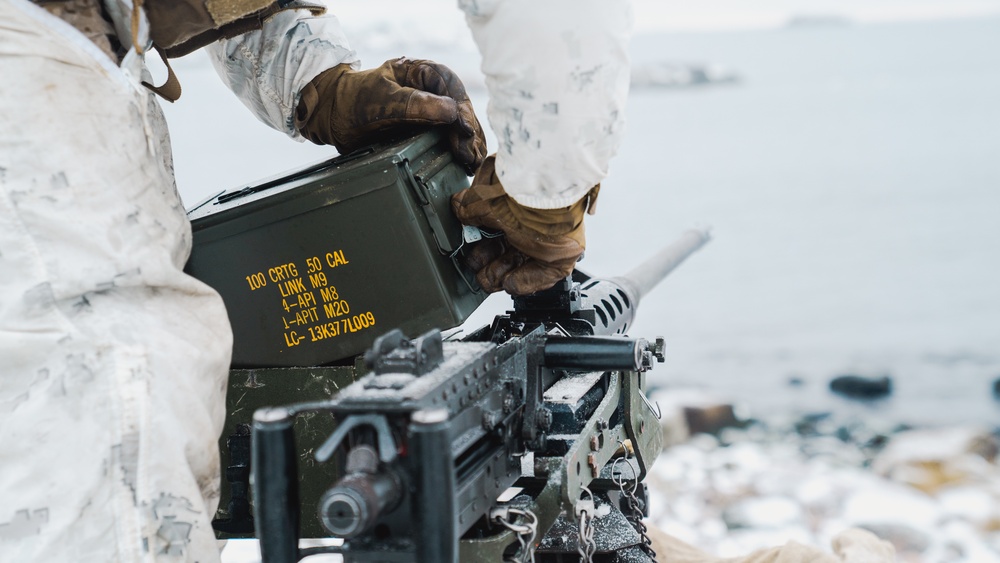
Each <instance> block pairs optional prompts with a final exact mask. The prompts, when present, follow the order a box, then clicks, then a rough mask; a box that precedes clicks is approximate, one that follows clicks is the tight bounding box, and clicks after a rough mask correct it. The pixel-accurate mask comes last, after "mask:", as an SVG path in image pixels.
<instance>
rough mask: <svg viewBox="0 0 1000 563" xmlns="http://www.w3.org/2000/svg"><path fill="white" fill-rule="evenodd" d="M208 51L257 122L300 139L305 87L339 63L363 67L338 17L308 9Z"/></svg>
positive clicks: (273, 19) (277, 17)
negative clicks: (297, 110) (297, 119)
mask: <svg viewBox="0 0 1000 563" xmlns="http://www.w3.org/2000/svg"><path fill="white" fill-rule="evenodd" d="M206 50H207V51H208V54H209V58H210V59H212V64H213V65H214V66H215V70H216V72H218V73H219V76H220V77H221V78H222V81H223V82H225V84H226V85H227V86H228V87H229V89H231V90H232V91H233V93H235V94H236V96H237V97H238V98H239V99H240V100H241V101H242V102H243V104H244V105H246V106H247V107H248V108H249V109H250V111H251V112H253V114H254V115H255V116H257V119H260V120H261V121H263V122H264V123H266V124H268V125H270V126H271V127H273V128H275V129H277V130H278V131H283V132H285V133H286V134H288V136H290V137H292V138H293V139H296V140H302V137H301V136H300V135H299V133H298V131H297V130H296V129H295V107H296V106H297V105H298V103H299V94H300V92H301V91H302V88H303V87H304V86H305V85H306V84H308V83H309V82H310V81H311V80H312V79H313V78H315V77H316V76H317V75H318V74H320V73H321V72H323V71H325V70H327V69H329V68H332V67H334V66H336V65H338V64H341V63H350V64H351V65H352V66H354V67H355V68H357V67H358V66H359V65H360V60H359V59H358V56H357V54H356V53H355V52H354V51H353V50H351V47H350V45H349V44H348V42H347V37H346V36H345V35H344V32H343V30H342V29H341V27H340V22H339V21H338V20H337V18H336V17H335V16H333V15H329V14H326V15H321V16H314V15H313V14H311V13H310V12H309V11H307V10H286V11H282V12H278V13H277V14H275V15H274V16H272V17H271V18H269V19H268V20H267V21H266V22H264V26H263V27H262V28H261V29H260V30H258V31H253V32H250V33H247V34H244V35H240V36H238V37H235V38H233V39H225V40H222V41H218V42H216V43H214V44H212V45H209V46H208V47H206Z"/></svg>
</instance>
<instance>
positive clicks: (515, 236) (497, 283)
mask: <svg viewBox="0 0 1000 563" xmlns="http://www.w3.org/2000/svg"><path fill="white" fill-rule="evenodd" d="M495 161H496V158H495V156H490V157H488V158H487V159H486V161H485V162H483V165H482V167H480V169H479V171H478V172H476V177H475V178H473V180H472V186H470V187H469V188H468V189H465V190H462V191H461V192H459V193H457V194H455V195H454V196H453V197H452V199H451V208H452V210H453V211H454V212H455V216H456V217H458V220H459V221H461V222H462V223H463V224H465V225H472V226H475V227H483V228H485V229H489V230H494V231H500V232H502V233H503V234H504V235H505V236H504V237H503V238H492V239H485V240H484V241H482V242H477V243H475V244H473V245H472V246H471V248H470V250H469V251H468V252H467V253H466V265H468V266H469V267H470V268H472V269H473V270H474V271H476V272H477V274H476V280H477V281H478V282H479V285H481V286H482V288H483V289H485V290H486V291H488V292H490V293H492V292H495V291H500V290H501V289H503V290H505V291H507V293H510V294H511V295H527V294H529V293H534V292H536V291H541V290H543V289H548V288H550V287H552V286H553V285H555V283H556V282H558V281H559V280H561V279H563V278H565V277H566V276H568V275H569V274H570V273H571V272H572V271H573V266H574V265H575V264H576V261H577V259H579V258H580V256H582V255H583V250H584V247H585V240H584V229H583V216H584V213H585V212H586V211H587V209H588V207H590V208H591V209H592V207H593V206H592V203H593V201H594V198H595V197H596V195H597V189H598V187H599V186H598V187H595V188H594V189H593V190H591V191H590V193H589V194H587V195H586V196H584V198H583V199H581V200H580V201H578V202H576V203H574V204H573V205H570V206H569V207H562V208H558V209H533V208H530V207H524V206H522V205H520V204H519V203H517V202H516V201H514V199H513V198H511V197H510V196H508V195H507V193H506V192H504V189H503V186H502V185H501V184H500V180H499V179H498V178H497V175H496V169H495Z"/></svg>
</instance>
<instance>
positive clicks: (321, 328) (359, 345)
mask: <svg viewBox="0 0 1000 563" xmlns="http://www.w3.org/2000/svg"><path fill="white" fill-rule="evenodd" d="M468 185H469V179H468V177H467V176H466V175H465V172H464V171H463V170H462V168H461V167H460V166H459V165H458V164H456V163H455V162H454V161H453V159H452V156H451V153H450V152H449V151H448V147H447V143H446V142H445V141H444V139H443V137H442V136H441V135H440V133H437V132H428V133H423V134H421V135H418V136H416V137H413V138H410V139H407V140H405V141H400V142H396V143H388V144H385V145H381V146H374V147H370V148H367V149H364V150H361V151H358V152H355V153H351V154H348V155H343V156H339V157H337V158H334V159H332V160H329V161H326V162H322V163H319V164H317V165H314V166H309V167H306V168H304V169H301V170H296V171H293V172H290V173H287V174H284V175H281V176H279V177H276V178H273V179H269V180H266V181H263V182H261V183H259V184H255V185H251V186H248V187H244V188H241V189H236V190H229V191H226V192H223V193H220V194H218V195H216V196H214V197H212V198H210V199H208V200H206V201H205V202H203V203H201V204H199V205H198V206H196V207H195V208H193V209H191V211H189V213H188V214H189V217H190V219H191V222H192V230H193V232H194V247H193V250H192V252H191V258H190V260H189V261H188V264H187V267H186V271H187V272H188V273H190V274H191V275H192V276H194V277H196V278H198V279H200V280H202V281H204V282H205V283H207V284H208V285H210V286H212V287H213V288H215V289H216V290H217V291H218V292H219V293H220V294H221V295H222V299H223V301H225V303H226V308H227V310H228V312H229V319H230V321H231V323H232V326H233V336H234V344H233V360H232V364H233V367H291V366H319V365H327V364H331V363H336V362H341V361H344V360H346V359H348V358H351V357H353V356H355V355H357V354H359V353H362V352H363V351H364V350H365V349H367V348H368V347H369V346H370V345H371V344H372V342H373V341H374V340H375V338H376V337H377V336H379V335H381V334H383V333H385V332H388V331H389V330H391V329H393V328H400V329H402V330H403V332H404V333H406V334H408V335H417V334H421V333H423V332H425V331H427V330H429V329H431V328H435V327H437V328H442V329H444V328H450V327H453V326H456V325H458V324H461V323H462V322H463V321H464V320H465V319H466V318H467V317H468V316H469V314H471V313H472V311H473V310H475V308H476V307H477V306H478V305H479V304H480V303H481V302H482V301H483V299H484V298H485V297H486V296H485V294H484V293H483V292H482V290H480V289H479V287H478V286H477V285H476V283H475V281H474V277H473V274H472V273H470V272H468V271H465V270H464V268H463V267H462V266H461V265H460V263H459V261H458V259H457V253H458V252H459V250H460V248H461V245H462V226H461V225H460V224H459V223H458V221H457V220H456V219H455V218H454V216H453V215H452V213H451V207H450V200H451V196H452V195H453V194H454V193H456V192H458V191H460V190H462V189H464V188H466V187H468Z"/></svg>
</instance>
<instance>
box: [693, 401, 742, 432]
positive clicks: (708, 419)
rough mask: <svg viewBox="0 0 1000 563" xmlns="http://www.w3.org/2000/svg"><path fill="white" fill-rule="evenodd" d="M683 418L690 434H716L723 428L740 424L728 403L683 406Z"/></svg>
mask: <svg viewBox="0 0 1000 563" xmlns="http://www.w3.org/2000/svg"><path fill="white" fill-rule="evenodd" d="M684 420H685V421H687V427H688V431H689V432H690V433H691V434H700V433H704V434H718V433H719V431H721V430H722V429H723V428H729V427H737V426H739V425H740V420H739V419H738V418H736V411H734V410H733V405H729V404H718V405H708V406H692V407H684Z"/></svg>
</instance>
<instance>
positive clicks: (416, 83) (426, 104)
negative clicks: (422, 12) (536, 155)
mask: <svg viewBox="0 0 1000 563" xmlns="http://www.w3.org/2000/svg"><path fill="white" fill-rule="evenodd" d="M295 125H296V127H297V128H298V130H299V132H300V133H302V136H304V137H305V138H307V139H309V140H310V141H312V142H314V143H316V144H322V145H333V146H335V147H337V150H339V151H340V152H341V153H342V154H346V153H348V152H350V151H353V150H355V149H358V148H360V147H363V146H365V145H368V144H371V143H373V142H375V141H378V140H380V139H382V138H384V137H385V136H387V135H398V134H405V133H407V132H408V131H410V130H413V131H416V130H418V129H420V128H426V127H428V126H435V125H443V126H447V127H448V136H449V141H450V142H451V148H452V152H453V153H454V154H455V157H456V158H457V160H458V161H459V162H460V163H461V164H462V165H463V166H465V168H466V171H467V172H469V173H470V174H471V173H472V172H473V171H474V170H475V169H476V168H478V167H479V165H480V164H482V162H483V158H484V157H485V156H486V136H485V135H483V128H482V127H481V126H480V125H479V120H477V119H476V114H475V112H474V111H473V109H472V102H470V101H469V96H468V95H467V94H466V93H465V86H463V85H462V81H461V80H459V78H458V76H456V75H455V73H454V72H452V71H451V70H450V69H449V68H448V67H446V66H444V65H441V64H438V63H435V62H432V61H425V60H410V59H406V58H400V59H393V60H390V61H386V62H385V63H383V64H382V66H380V67H378V68H373V69H370V70H353V69H352V68H351V67H350V65H347V64H341V65H337V66H335V67H333V68H331V69H329V70H327V71H325V72H323V73H322V74H320V75H319V76H317V77H316V78H314V79H313V80H312V81H311V82H310V83H309V84H308V85H306V87H305V88H303V90H302V98H301V101H300V102H299V106H298V108H296V119H295Z"/></svg>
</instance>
